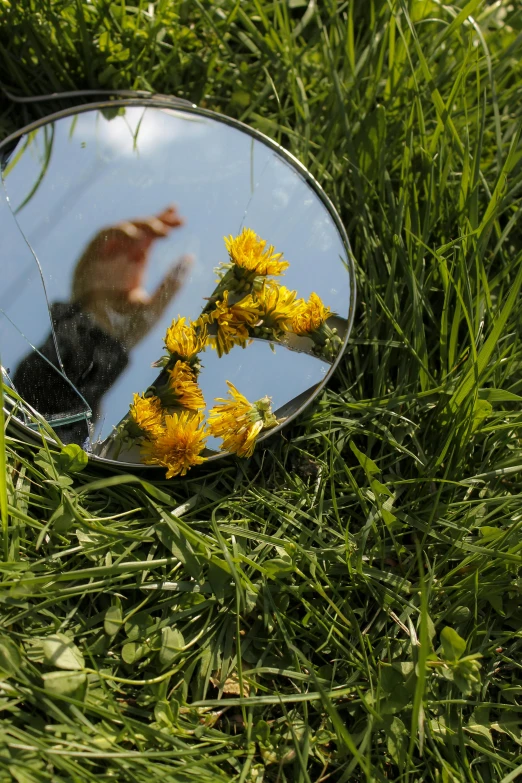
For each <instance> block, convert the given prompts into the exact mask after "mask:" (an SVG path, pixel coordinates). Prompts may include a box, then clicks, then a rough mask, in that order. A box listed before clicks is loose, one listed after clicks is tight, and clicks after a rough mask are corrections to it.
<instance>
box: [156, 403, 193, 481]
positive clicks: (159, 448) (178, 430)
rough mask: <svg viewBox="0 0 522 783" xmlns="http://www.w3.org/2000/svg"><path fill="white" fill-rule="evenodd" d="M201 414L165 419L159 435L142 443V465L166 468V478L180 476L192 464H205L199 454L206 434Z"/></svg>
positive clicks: (181, 415)
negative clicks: (143, 463)
mask: <svg viewBox="0 0 522 783" xmlns="http://www.w3.org/2000/svg"><path fill="white" fill-rule="evenodd" d="M202 424H203V414H201V413H192V412H191V411H182V412H181V413H173V414H172V415H170V416H169V415H167V416H165V423H164V427H163V430H162V432H160V433H159V434H157V435H155V437H154V438H152V439H151V440H148V441H145V443H144V445H143V447H142V450H141V453H142V457H143V461H144V462H145V464H146V465H159V466H160V467H162V468H166V469H167V478H172V477H173V476H184V475H185V474H186V472H187V470H190V468H191V467H193V466H194V465H200V464H201V463H202V462H204V461H205V459H206V458H205V457H202V456H201V452H202V451H203V449H204V448H205V440H206V438H207V435H208V433H207V431H206V430H205V428H204V427H202V426H201V425H202Z"/></svg>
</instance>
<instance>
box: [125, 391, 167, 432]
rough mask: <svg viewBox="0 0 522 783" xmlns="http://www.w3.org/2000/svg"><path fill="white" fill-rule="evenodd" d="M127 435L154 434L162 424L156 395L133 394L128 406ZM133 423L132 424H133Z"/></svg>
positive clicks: (159, 401) (160, 408)
mask: <svg viewBox="0 0 522 783" xmlns="http://www.w3.org/2000/svg"><path fill="white" fill-rule="evenodd" d="M127 424H128V425H130V426H129V427H127V430H128V431H129V433H128V434H129V435H130V436H131V437H132V436H133V435H134V437H139V436H140V435H144V434H145V435H155V434H156V433H157V432H159V431H160V430H161V428H162V426H163V411H162V407H161V400H159V398H158V397H142V396H141V395H139V394H135V395H134V397H133V402H132V404H131V406H130V419H129V421H128V422H127ZM133 425H134V426H133Z"/></svg>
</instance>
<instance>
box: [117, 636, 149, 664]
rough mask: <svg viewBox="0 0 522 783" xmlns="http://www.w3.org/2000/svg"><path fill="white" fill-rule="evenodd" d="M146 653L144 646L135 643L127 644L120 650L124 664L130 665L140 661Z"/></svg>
mask: <svg viewBox="0 0 522 783" xmlns="http://www.w3.org/2000/svg"><path fill="white" fill-rule="evenodd" d="M146 652H147V650H146V648H145V645H143V644H138V643H137V642H127V643H126V644H124V645H123V647H122V648H121V657H122V658H123V660H124V661H125V663H127V664H129V665H131V664H133V663H136V662H137V661H139V660H141V658H143V656H144V655H145V654H146Z"/></svg>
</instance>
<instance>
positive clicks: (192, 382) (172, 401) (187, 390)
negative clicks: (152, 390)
mask: <svg viewBox="0 0 522 783" xmlns="http://www.w3.org/2000/svg"><path fill="white" fill-rule="evenodd" d="M168 374H169V380H168V383H167V384H165V386H164V387H162V389H161V391H160V390H158V392H157V394H158V397H160V399H161V400H162V402H163V404H164V405H181V406H182V407H183V408H189V410H193V411H197V410H199V409H200V408H204V407H205V400H204V397H203V392H202V391H201V389H200V388H199V386H198V384H197V381H196V373H195V372H194V370H192V369H191V367H190V365H188V364H187V363H186V362H182V361H180V360H178V361H177V362H176V364H175V365H174V367H173V369H172V370H168Z"/></svg>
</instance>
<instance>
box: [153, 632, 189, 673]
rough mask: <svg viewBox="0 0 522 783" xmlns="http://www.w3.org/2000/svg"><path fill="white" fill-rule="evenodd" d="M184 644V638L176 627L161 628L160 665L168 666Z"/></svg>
mask: <svg viewBox="0 0 522 783" xmlns="http://www.w3.org/2000/svg"><path fill="white" fill-rule="evenodd" d="M184 646H185V639H184V638H183V634H182V633H181V631H178V630H177V628H162V629H161V648H160V652H159V660H160V663H161V665H162V666H170V664H171V663H172V661H173V660H174V658H175V657H176V656H177V655H178V654H179V652H180V651H181V650H182V649H183V647H184Z"/></svg>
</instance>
